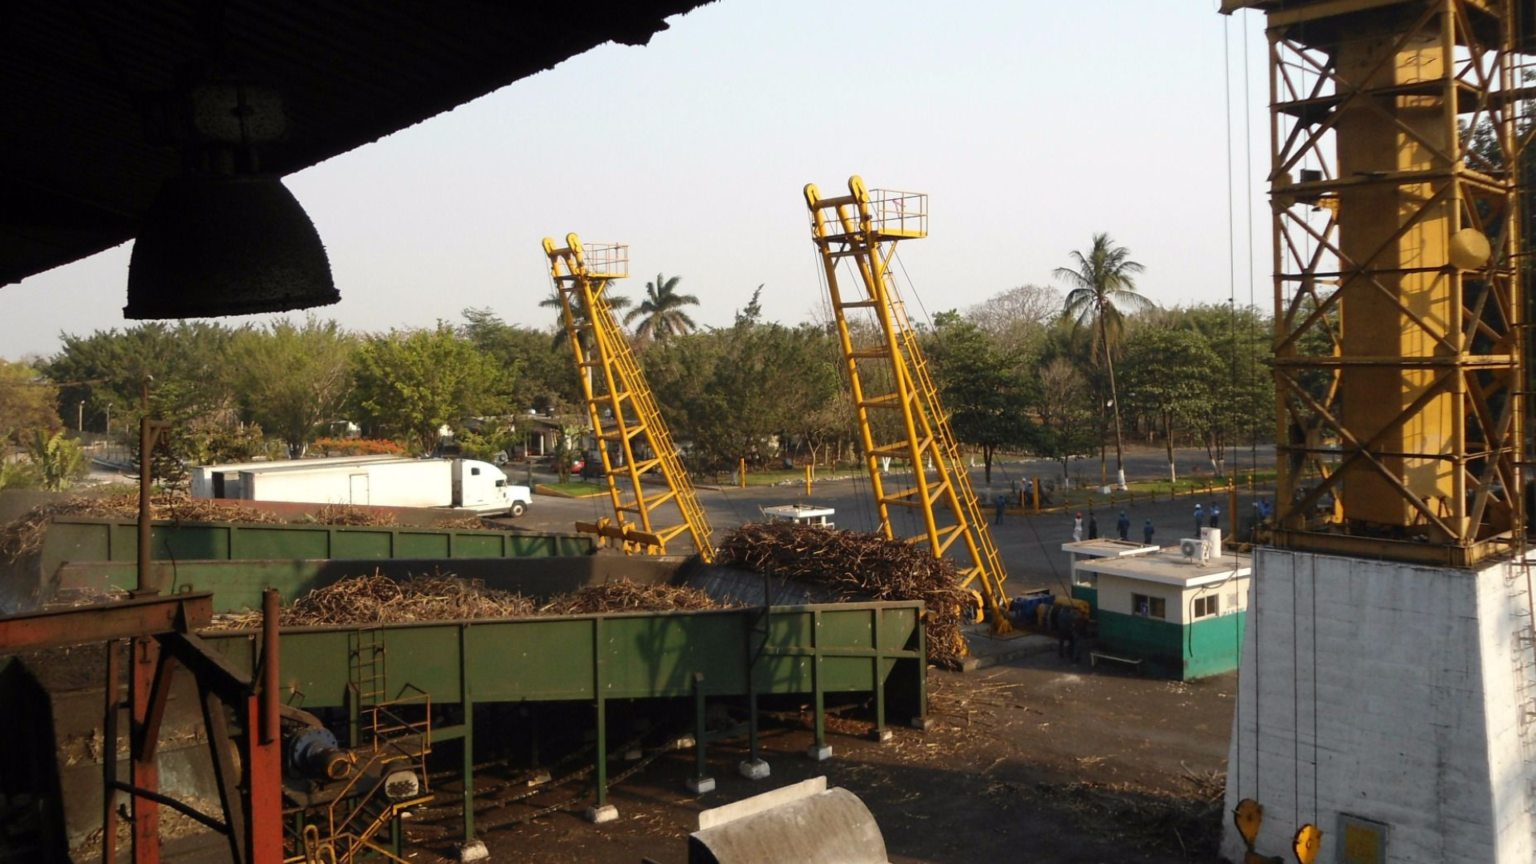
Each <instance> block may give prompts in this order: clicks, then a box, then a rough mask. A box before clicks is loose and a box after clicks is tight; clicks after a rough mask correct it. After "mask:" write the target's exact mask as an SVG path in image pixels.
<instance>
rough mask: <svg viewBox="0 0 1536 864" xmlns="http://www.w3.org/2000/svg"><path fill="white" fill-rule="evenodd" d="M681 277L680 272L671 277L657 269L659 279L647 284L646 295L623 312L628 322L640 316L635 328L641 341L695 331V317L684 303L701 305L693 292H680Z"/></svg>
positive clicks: (661, 339)
mask: <svg viewBox="0 0 1536 864" xmlns="http://www.w3.org/2000/svg"><path fill="white" fill-rule="evenodd" d="M681 281H683V277H681V276H673V277H672V278H671V279H668V278H666V276H664V275H662V274H660V273H657V274H656V281H655V282H647V283H646V285H645V299H644V300H642V301H640V305H639V306H636V307H635V308H634V309H631V310H630V311H629V314H628V315H625V316H624V323H625V324H632V323H634V321H635V320H636V319H639V320H640V326H639V327H636V328H635V337H636V338H637V339H639V340H640V341H641V342H646V341H649V340H651V339H655V340H656V341H658V342H660V341H664V340H666V339H668V338H671V337H673V336H682V335H684V334H687V333H691V332H693V328H694V326H695V325H694V323H693V319H692V318H689V317H688V313H687V312H684V311H683V307H684V306H697V305H699V298H697V297H695V296H693V295H692V294H679V293H677V283H679V282H681Z"/></svg>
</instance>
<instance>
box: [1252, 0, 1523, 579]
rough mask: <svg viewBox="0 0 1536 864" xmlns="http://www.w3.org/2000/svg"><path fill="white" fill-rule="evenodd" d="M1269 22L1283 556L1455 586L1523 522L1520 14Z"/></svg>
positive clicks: (1283, 9) (1279, 15) (1291, 16)
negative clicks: (1433, 571) (1435, 567)
mask: <svg viewBox="0 0 1536 864" xmlns="http://www.w3.org/2000/svg"><path fill="white" fill-rule="evenodd" d="M1241 5H1258V6H1263V7H1266V9H1267V12H1268V34H1269V46H1270V50H1269V68H1270V105H1271V115H1270V116H1271V145H1272V146H1271V153H1272V170H1271V174H1270V180H1271V184H1272V205H1273V214H1274V223H1273V225H1274V237H1273V240H1274V261H1275V281H1274V302H1275V313H1276V314H1275V360H1274V364H1275V365H1274V377H1275V386H1276V396H1277V414H1276V442H1277V449H1278V454H1277V455H1278V461H1279V493H1278V502H1277V504H1278V508H1277V522H1276V528H1275V530H1274V531H1273V532H1272V536H1271V540H1272V542H1275V543H1276V544H1277V545H1281V546H1288V547H1292V548H1303V549H1312V550H1316V551H1336V552H1344V553H1347V554H1367V555H1373V556H1383V557H1392V558H1399V559H1405V560H1420V561H1426V562H1433V563H1441V564H1450V565H1458V566H1464V565H1469V564H1471V563H1473V562H1475V561H1477V560H1478V559H1480V558H1483V557H1485V556H1487V555H1488V554H1491V553H1493V552H1496V551H1498V549H1500V548H1502V547H1503V545H1504V544H1505V543H1507V542H1508V541H1510V540H1511V539H1512V538H1513V537H1514V535H1515V533H1516V532H1517V531H1518V529H1519V526H1520V525H1521V524H1522V520H1523V516H1522V506H1521V495H1520V490H1521V489H1522V488H1523V487H1522V484H1521V482H1520V479H1519V476H1520V470H1521V464H1522V462H1523V458H1522V454H1523V452H1524V451H1523V436H1524V422H1523V421H1524V418H1523V405H1522V401H1523V400H1522V399H1521V396H1522V395H1523V393H1522V387H1521V386H1520V385H1521V382H1522V381H1523V380H1524V377H1523V346H1522V340H1523V331H1522V326H1523V322H1522V318H1523V309H1522V299H1521V294H1522V292H1521V285H1520V279H1519V278H1518V274H1517V270H1518V267H1519V262H1520V231H1519V227H1518V223H1519V221H1520V220H1519V218H1518V215H1519V214H1518V204H1519V199H1518V197H1517V194H1516V193H1517V187H1518V186H1519V185H1520V184H1519V176H1518V173H1519V172H1518V171H1517V170H1515V166H1518V165H1519V164H1520V153H1521V152H1522V147H1521V142H1520V141H1519V140H1518V138H1517V135H1516V128H1517V117H1516V115H1517V113H1518V112H1519V105H1520V101H1519V100H1520V98H1521V97H1522V96H1523V95H1524V94H1523V92H1522V91H1521V90H1519V89H1518V88H1517V86H1516V85H1517V78H1518V77H1519V72H1520V69H1519V66H1518V62H1517V59H1518V58H1517V55H1516V53H1515V39H1516V35H1515V33H1516V27H1515V23H1514V8H1513V4H1512V3H1511V2H1509V0H1413V2H1376V3H1339V2H1331V0H1330V2H1323V0H1316V2H1273V3H1267V2H1261V3H1252V4H1246V3H1245V4H1241Z"/></svg>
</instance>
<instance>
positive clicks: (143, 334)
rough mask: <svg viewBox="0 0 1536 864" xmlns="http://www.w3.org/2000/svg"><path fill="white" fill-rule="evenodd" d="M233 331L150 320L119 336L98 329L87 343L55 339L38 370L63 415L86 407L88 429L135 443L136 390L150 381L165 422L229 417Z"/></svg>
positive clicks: (233, 389)
mask: <svg viewBox="0 0 1536 864" xmlns="http://www.w3.org/2000/svg"><path fill="white" fill-rule="evenodd" d="M237 332H239V331H237V330H234V329H231V328H229V327H226V326H224V325H222V324H210V323H207V322H201V321H190V322H189V321H178V322H176V323H174V324H168V323H165V322H162V321H153V322H149V323H145V324H139V325H136V326H133V327H129V328H126V329H124V330H121V331H119V330H116V329H112V330H98V331H96V332H95V333H92V334H91V335H90V336H75V335H72V334H68V333H65V334H60V339H61V341H62V342H63V347H62V348H61V350H60V351H59V352H58V353H57V354H55V355H54V356H53V357H51V358H49V360H48V361H47V363H46V364H45V366H44V371H45V372H46V373H47V375H48V377H49V378H51V379H53V380H54V381H57V382H60V383H59V402H60V406H61V408H60V411H61V413H65V414H67V413H69V412H70V411H71V410H74V408H75V407H76V406H77V405H78V404H79V403H80V402H81V401H84V402H85V403H86V405H85V408H86V417H87V422H86V426H87V427H89V428H105V427H106V414H107V412H108V411H110V412H111V415H112V419H113V425H114V426H118V425H119V423H118V418H122V419H121V426H120V428H122V429H124V430H126V431H127V433H128V435H129V437H133V438H135V440H136V436H137V434H138V433H137V428H138V420H139V415H140V413H141V412H142V407H141V406H142V404H143V400H142V392H143V391H142V388H143V385H144V380H145V378H146V377H149V378H152V379H153V382H152V385H151V387H150V392H151V394H159V395H157V396H153V399H154V401H155V402H156V403H157V404H156V407H157V411H158V412H159V415H160V416H161V417H163V418H169V417H170V416H172V415H175V416H177V417H201V416H209V415H218V414H221V413H223V412H229V411H232V410H233V409H234V408H235V407H236V405H237V401H238V400H237V398H236V385H235V383H234V380H233V376H232V375H231V374H230V365H229V361H228V354H229V346H230V343H231V341H233V339H234V338H235V334H236V333H237Z"/></svg>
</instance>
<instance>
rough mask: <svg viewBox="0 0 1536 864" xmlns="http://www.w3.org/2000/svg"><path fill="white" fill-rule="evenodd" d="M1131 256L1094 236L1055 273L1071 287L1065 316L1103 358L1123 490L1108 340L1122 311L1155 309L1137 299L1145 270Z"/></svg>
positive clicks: (1122, 458)
mask: <svg viewBox="0 0 1536 864" xmlns="http://www.w3.org/2000/svg"><path fill="white" fill-rule="evenodd" d="M1130 254H1131V252H1130V250H1129V249H1127V248H1125V247H1124V246H1117V245H1115V241H1114V240H1112V239H1110V236H1109V235H1108V234H1095V235H1093V244H1092V246H1090V247H1089V249H1088V253H1087V254H1086V255H1085V254H1083V253H1082V252H1081V251H1073V252H1072V261H1073V265H1074V267H1075V269H1074V267H1058V268H1056V271H1055V273H1056V278H1058V279H1061V280H1063V281H1065V282H1066V283H1067V284H1069V285H1071V286H1072V290H1071V291H1069V292H1068V293H1067V299H1066V303H1065V305H1064V306H1063V314H1064V315H1065V316H1066V317H1067V318H1069V319H1070V320H1071V321H1072V323H1073V324H1074V326H1075V327H1079V328H1082V327H1087V328H1090V333H1091V341H1092V342H1093V344H1094V345H1096V346H1097V347H1098V348H1099V350H1100V353H1101V356H1102V358H1103V363H1104V369H1105V371H1106V372H1107V373H1108V375H1109V403H1110V405H1109V407H1110V408H1111V409H1112V411H1113V415H1114V430H1115V472H1116V474H1117V477H1118V480H1119V483H1120V487H1121V488H1122V489H1123V488H1125V446H1124V442H1123V441H1122V438H1121V431H1120V399H1119V393H1118V392H1117V388H1116V387H1115V364H1114V359H1113V356H1112V355H1113V352H1112V351H1111V344H1110V339H1111V337H1112V336H1118V335H1119V333H1120V331H1121V329H1122V327H1123V324H1124V313H1123V312H1122V310H1121V309H1120V307H1121V306H1124V307H1125V310H1126V311H1131V312H1135V311H1140V310H1144V309H1151V308H1153V304H1152V301H1150V300H1148V299H1147V298H1145V297H1143V296H1141V295H1140V294H1137V293H1136V282H1135V278H1134V277H1135V275H1136V274H1138V273H1140V272H1142V271H1143V270H1144V269H1145V268H1144V267H1142V265H1140V264H1138V263H1137V262H1135V261H1132V260H1131V259H1130Z"/></svg>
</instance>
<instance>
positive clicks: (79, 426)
mask: <svg viewBox="0 0 1536 864" xmlns="http://www.w3.org/2000/svg"><path fill="white" fill-rule="evenodd" d="M75 431H76V432H84V431H85V400H84V399H81V400H80V410H79V412H78V414H77V416H76V417H75Z"/></svg>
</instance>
